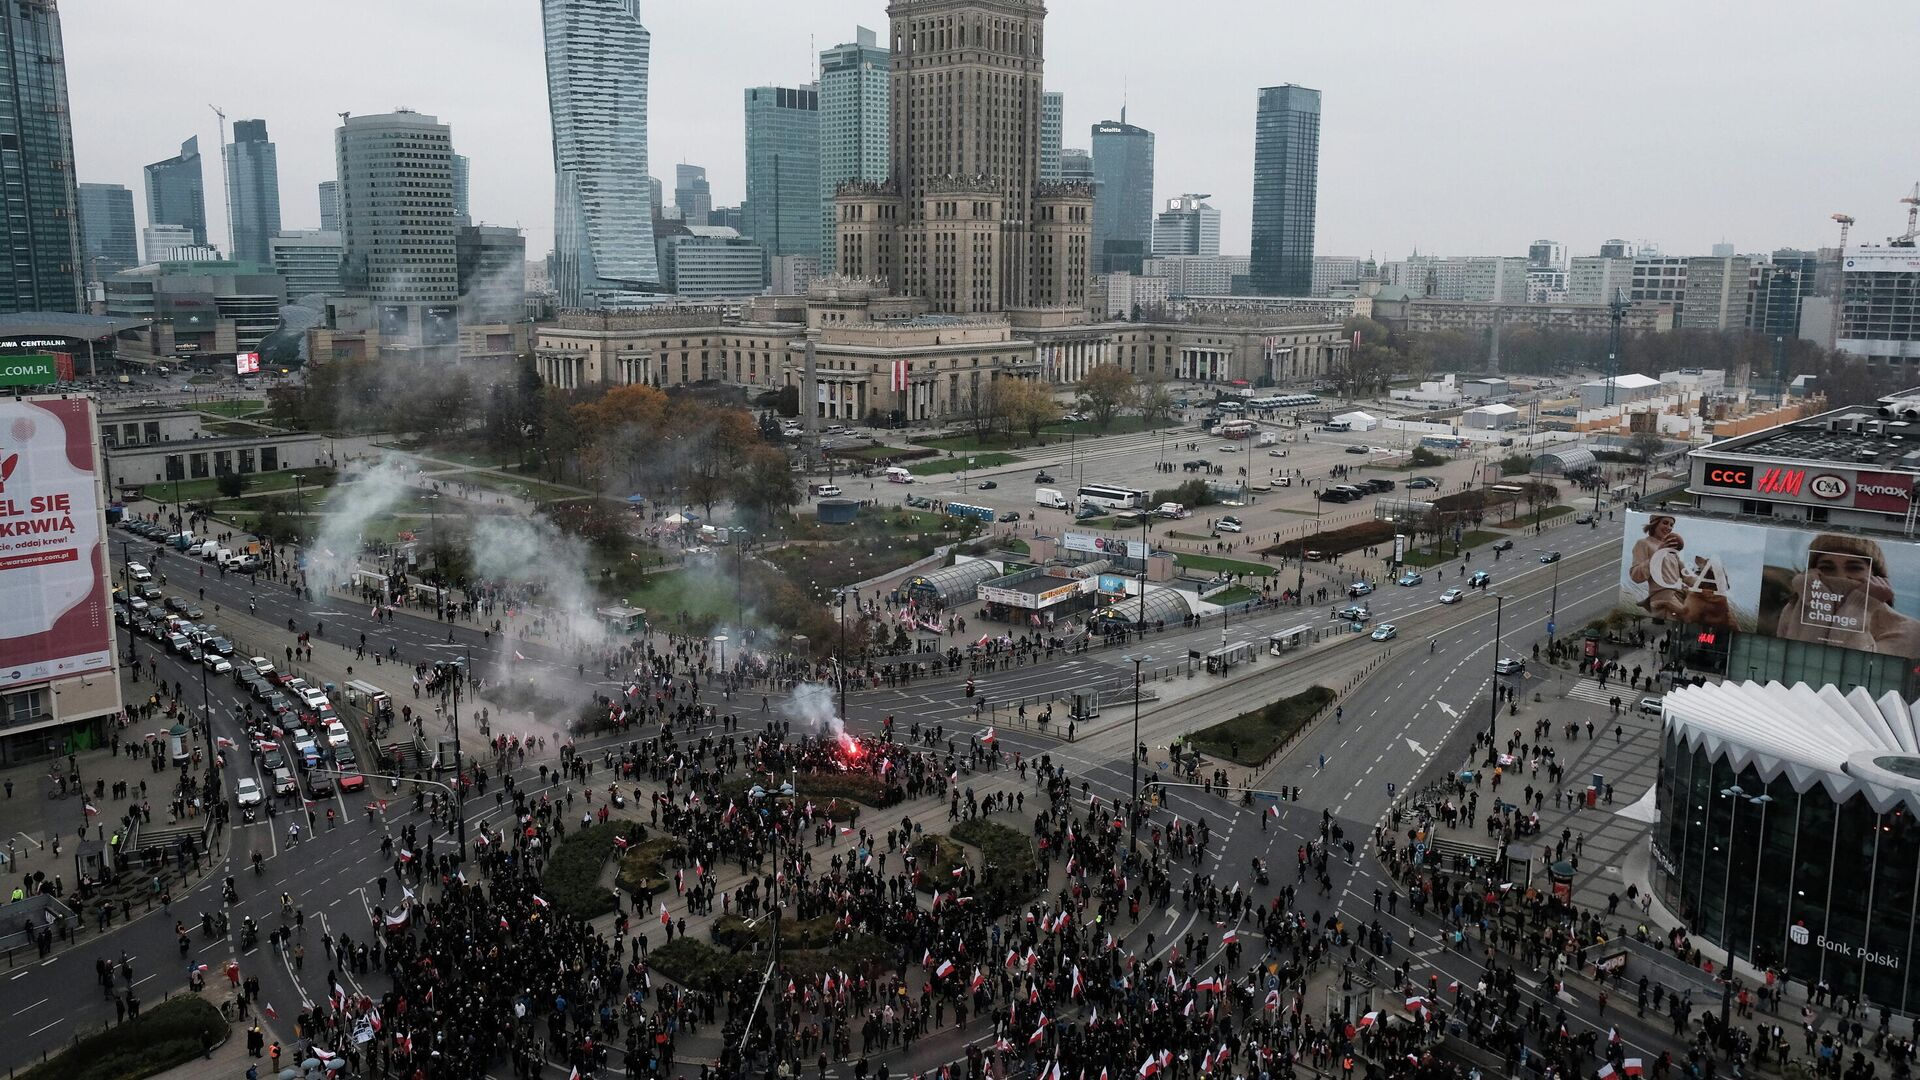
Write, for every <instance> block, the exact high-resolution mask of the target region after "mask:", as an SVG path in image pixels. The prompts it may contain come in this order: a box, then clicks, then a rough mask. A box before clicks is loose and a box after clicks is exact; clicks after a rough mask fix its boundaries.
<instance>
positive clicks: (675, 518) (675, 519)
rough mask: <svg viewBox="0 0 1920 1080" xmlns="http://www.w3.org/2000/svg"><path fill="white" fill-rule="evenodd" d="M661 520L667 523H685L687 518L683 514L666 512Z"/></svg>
mask: <svg viewBox="0 0 1920 1080" xmlns="http://www.w3.org/2000/svg"><path fill="white" fill-rule="evenodd" d="M662 520H663V521H665V522H666V523H667V524H668V525H685V524H686V523H687V518H686V515H684V514H668V515H667V516H666V517H665V518H663V519H662Z"/></svg>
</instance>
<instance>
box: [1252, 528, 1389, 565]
mask: <svg viewBox="0 0 1920 1080" xmlns="http://www.w3.org/2000/svg"><path fill="white" fill-rule="evenodd" d="M1394 531H1395V527H1394V523H1393V522H1391V521H1362V522H1360V523H1358V524H1355V525H1349V526H1347V527H1346V528H1344V529H1333V530H1330V531H1328V532H1317V533H1314V534H1312V535H1311V536H1308V537H1306V538H1304V539H1300V540H1288V541H1286V542H1285V543H1280V544H1275V545H1273V546H1272V547H1266V548H1261V549H1260V554H1262V555H1281V556H1284V557H1286V558H1289V559H1297V558H1299V557H1300V556H1301V553H1302V552H1307V551H1318V552H1319V553H1320V554H1321V557H1322V558H1328V559H1333V558H1338V557H1339V556H1341V555H1345V554H1346V553H1347V552H1349V551H1356V550H1358V549H1360V548H1364V547H1372V546H1374V545H1376V544H1388V543H1392V542H1393V534H1394Z"/></svg>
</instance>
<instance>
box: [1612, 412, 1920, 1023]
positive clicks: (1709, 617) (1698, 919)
mask: <svg viewBox="0 0 1920 1080" xmlns="http://www.w3.org/2000/svg"><path fill="white" fill-rule="evenodd" d="M1690 458H1691V460H1690V465H1691V472H1690V475H1689V478H1688V484H1687V493H1688V495H1690V496H1691V500H1690V501H1691V504H1692V505H1691V506H1684V507H1683V506H1679V505H1676V504H1675V503H1673V502H1669V503H1668V504H1666V505H1664V506H1657V507H1651V508H1649V509H1644V510H1634V511H1632V512H1630V513H1629V514H1628V525H1627V536H1626V538H1625V544H1624V549H1623V552H1622V568H1621V590H1622V595H1623V601H1624V603H1625V604H1626V605H1627V606H1629V607H1634V608H1637V609H1639V610H1640V611H1641V612H1642V613H1643V615H1644V617H1645V619H1646V620H1647V623H1648V627H1649V628H1650V629H1652V630H1653V631H1654V636H1655V637H1657V638H1658V639H1660V640H1662V641H1664V642H1665V643H1666V645H1667V648H1668V650H1669V653H1668V658H1669V659H1670V660H1672V661H1674V662H1677V663H1679V664H1681V665H1683V666H1684V667H1685V669H1686V670H1687V671H1688V672H1689V673H1707V674H1711V675H1717V676H1723V677H1724V679H1725V681H1723V682H1719V683H1717V684H1710V685H1705V686H1699V687H1685V688H1682V689H1677V690H1674V691H1672V692H1670V693H1668V694H1667V695H1666V697H1665V700H1664V704H1663V710H1662V725H1663V732H1662V733H1663V756H1662V762H1661V769H1660V776H1659V780H1658V782H1657V787H1656V793H1655V800H1656V804H1657V806H1658V809H1659V814H1660V817H1659V824H1657V825H1656V826H1655V828H1654V832H1653V837H1652V861H1653V864H1654V866H1653V877H1654V880H1655V887H1656V890H1657V893H1658V895H1659V897H1660V899H1661V900H1662V901H1663V902H1664V903H1665V904H1666V905H1667V907H1668V908H1669V909H1670V910H1672V911H1674V912H1675V913H1677V914H1678V915H1679V916H1680V917H1681V919H1682V920H1683V921H1684V924H1685V927H1686V929H1687V930H1688V931H1689V932H1690V933H1691V934H1692V935H1693V936H1694V938H1695V939H1696V941H1697V942H1699V943H1702V944H1707V943H1711V944H1714V945H1718V946H1720V947H1722V948H1725V949H1726V950H1728V951H1729V952H1730V953H1731V954H1732V955H1733V956H1734V957H1736V958H1737V959H1738V960H1740V961H1742V962H1746V963H1751V964H1754V965H1757V966H1761V967H1772V968H1776V969H1784V970H1785V971H1787V972H1788V973H1789V974H1790V976H1791V977H1792V978H1793V979H1794V980H1796V981H1804V982H1808V983H1818V982H1821V981H1824V982H1826V983H1827V984H1828V986H1830V987H1831V988H1832V989H1833V990H1835V991H1837V992H1840V993H1860V994H1862V995H1863V996H1864V997H1865V998H1866V999H1867V1000H1868V1001H1870V1002H1872V1003H1874V1004H1875V1005H1885V1006H1887V1007H1890V1008H1894V1009H1899V1010H1902V1011H1909V1012H1911V1011H1916V1010H1920V992H1916V991H1920V977H1917V976H1916V974H1915V962H1914V961H1915V960H1916V956H1915V948H1916V946H1917V945H1920V937H1917V935H1916V931H1917V930H1920V827H1916V823H1915V814H1916V811H1920V542H1916V532H1917V530H1916V524H1917V522H1916V508H1915V503H1914V493H1915V487H1916V484H1917V483H1920V390H1915V391H1907V392H1905V393H1902V394H1897V395H1890V396H1889V397H1887V398H1883V399H1881V401H1880V402H1879V403H1878V404H1877V405H1875V406H1860V407H1852V408H1845V409H1839V410H1835V411H1832V412H1828V413H1825V414H1822V415H1818V416H1814V417H1810V418H1808V419H1804V420H1800V421H1796V422H1794V423H1791V424H1786V425H1783V426H1780V427H1776V428H1771V429H1768V430H1766V431H1760V432H1755V433H1753V434H1750V435H1745V436H1740V437H1737V438H1733V439H1728V440H1725V441H1723V442H1718V443H1713V444H1710V445H1708V446H1705V447H1703V448H1701V449H1699V450H1695V451H1693V453H1692V454H1691V455H1690Z"/></svg>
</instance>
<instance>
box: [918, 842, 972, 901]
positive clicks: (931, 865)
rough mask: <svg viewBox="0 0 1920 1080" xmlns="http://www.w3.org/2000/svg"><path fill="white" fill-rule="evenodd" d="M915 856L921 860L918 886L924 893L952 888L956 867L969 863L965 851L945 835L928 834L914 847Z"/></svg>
mask: <svg viewBox="0 0 1920 1080" xmlns="http://www.w3.org/2000/svg"><path fill="white" fill-rule="evenodd" d="M913 856H914V858H915V859H917V860H919V862H918V864H917V866H918V869H919V871H920V881H919V883H918V884H919V888H920V891H921V892H923V893H932V892H933V891H934V890H936V889H946V888H950V887H951V886H952V885H953V870H954V867H956V866H965V865H966V863H967V853H966V851H965V849H963V848H961V846H960V845H959V844H956V843H954V842H953V841H952V840H951V839H949V838H948V837H947V836H946V835H945V834H943V833H928V834H926V835H925V836H922V837H921V838H920V839H919V841H918V842H916V843H915V844H914V845H913Z"/></svg>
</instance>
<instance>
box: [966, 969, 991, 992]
mask: <svg viewBox="0 0 1920 1080" xmlns="http://www.w3.org/2000/svg"><path fill="white" fill-rule="evenodd" d="M985 985H987V977H986V975H984V974H982V973H981V971H980V969H979V968H974V969H973V981H972V982H970V983H968V984H967V989H969V990H972V991H976V992H977V991H978V990H979V989H980V988H981V987H982V986H985Z"/></svg>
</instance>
